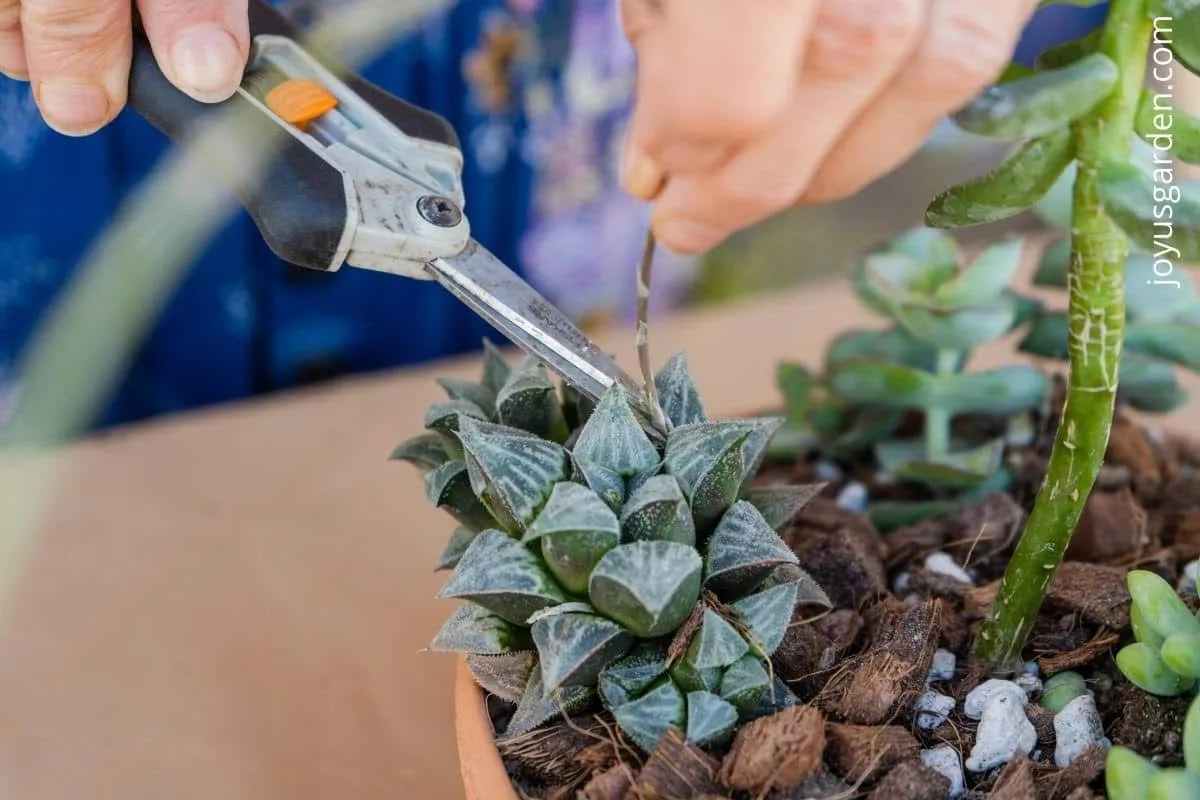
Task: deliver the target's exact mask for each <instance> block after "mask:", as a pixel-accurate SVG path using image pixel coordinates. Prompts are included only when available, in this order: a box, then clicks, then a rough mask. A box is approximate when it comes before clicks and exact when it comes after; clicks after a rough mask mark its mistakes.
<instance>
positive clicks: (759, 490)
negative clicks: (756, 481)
mask: <svg viewBox="0 0 1200 800" xmlns="http://www.w3.org/2000/svg"><path fill="white" fill-rule="evenodd" d="M825 486H826V484H824V483H810V484H805V485H802V486H793V485H789V484H780V485H778V486H760V487H756V488H752V489H749V490H747V492H746V494H745V499H746V501H747V502H749V503H751V504H752V505H753V506H754V507H755V508H757V509H758V512H759V513H760V514H762V516H763V519H765V520H766V521H767V524H768V525H769V526H771V529H772V530H774V531H776V532H778V531H782V530H783V529H784V527H785V526H786V525H787V524H788V523H790V522H791V521H792V520H793V519H795V517H796V514H798V513H799V512H800V509H802V508H804V506H805V505H807V504H808V503H809V501H811V500H812V499H813V498H814V497H816V496H817V495H818V494H820V493H821V490H822V489H824V488H825Z"/></svg>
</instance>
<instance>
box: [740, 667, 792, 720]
mask: <svg viewBox="0 0 1200 800" xmlns="http://www.w3.org/2000/svg"><path fill="white" fill-rule="evenodd" d="M798 705H800V698H799V697H797V696H796V693H795V692H793V691H792V690H791V688H789V687H788V685H787V684H786V683H784V681H783V679H782V678H780V677H779V676H778V675H776V676H775V679H774V680H771V681H769V682H768V683H767V686H766V688H765V689H764V690H763V693H762V697H761V698H760V699H759V701H758V707H757V708H752V709H749V710H747V711H744V712H743V713H742V720H743V721H744V722H749V721H751V720H755V719H758V718H759V717H769V716H772V715H774V714H778V713H779V712H780V711H783V710H784V709H787V708H791V707H792V706H798Z"/></svg>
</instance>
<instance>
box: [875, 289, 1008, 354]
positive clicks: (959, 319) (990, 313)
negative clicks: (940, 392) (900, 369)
mask: <svg viewBox="0 0 1200 800" xmlns="http://www.w3.org/2000/svg"><path fill="white" fill-rule="evenodd" d="M1016 315H1017V308H1016V305H1015V304H1014V303H1013V302H1012V300H1011V298H1009V297H1008V296H1007V295H1002V296H1001V297H999V298H997V299H995V300H992V301H989V302H987V303H982V304H980V305H977V306H966V307H963V308H959V309H955V310H953V311H941V310H937V309H929V308H918V307H916V306H906V307H904V308H901V309H900V310H899V311H897V312H896V319H897V320H898V321H899V322H900V324H901V325H903V326H904V328H905V329H906V330H907V331H908V332H909V333H910V334H912V335H913V336H914V337H916V338H917V339H920V340H921V341H923V342H925V343H926V344H928V345H929V346H930V347H936V348H939V349H942V350H959V351H962V350H974V349H975V348H976V347H979V346H980V345H982V344H986V343H987V342H990V341H993V340H995V339H999V338H1000V337H1001V336H1004V335H1005V334H1006V333H1008V332H1009V331H1010V330H1012V324H1013V320H1015V319H1016Z"/></svg>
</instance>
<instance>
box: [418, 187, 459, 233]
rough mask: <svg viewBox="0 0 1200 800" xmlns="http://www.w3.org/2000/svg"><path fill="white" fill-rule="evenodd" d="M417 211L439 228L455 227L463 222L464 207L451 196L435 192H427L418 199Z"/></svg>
mask: <svg viewBox="0 0 1200 800" xmlns="http://www.w3.org/2000/svg"><path fill="white" fill-rule="evenodd" d="M417 213H419V214H420V215H421V218H422V219H424V220H425V221H426V222H428V223H429V224H430V225H436V226H438V227H439V228H453V227H454V226H455V225H457V224H458V223H460V222H462V209H460V208H459V207H458V205H457V204H456V203H455V202H454V201H453V200H451V199H450V198H448V197H439V196H438V195H435V194H427V195H425V196H424V197H422V198H421V199H420V200H418V201H417Z"/></svg>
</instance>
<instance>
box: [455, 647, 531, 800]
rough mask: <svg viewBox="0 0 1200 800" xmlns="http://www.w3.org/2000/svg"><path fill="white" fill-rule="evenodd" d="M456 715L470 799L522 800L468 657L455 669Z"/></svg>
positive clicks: (461, 766) (461, 762)
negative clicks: (501, 752)
mask: <svg viewBox="0 0 1200 800" xmlns="http://www.w3.org/2000/svg"><path fill="white" fill-rule="evenodd" d="M454 716H455V720H456V724H455V735H456V737H457V739H458V765H459V771H460V772H461V774H462V781H463V788H464V789H465V790H466V792H467V795H466V796H467V800H519V798H518V797H517V793H516V790H514V789H513V787H512V779H511V778H510V777H509V775H508V770H506V769H505V768H504V762H503V760H501V758H500V750H499V749H498V748H497V747H496V734H495V731H494V730H493V729H492V720H491V717H490V716H488V711H487V702H486V700H485V699H484V694H483V690H482V689H481V688H479V686H478V684H476V683H475V679H474V678H472V677H471V671H470V670H469V669H468V668H467V659H466V657H465V656H459V657H458V659H457V664H456V666H455V678H454Z"/></svg>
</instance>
